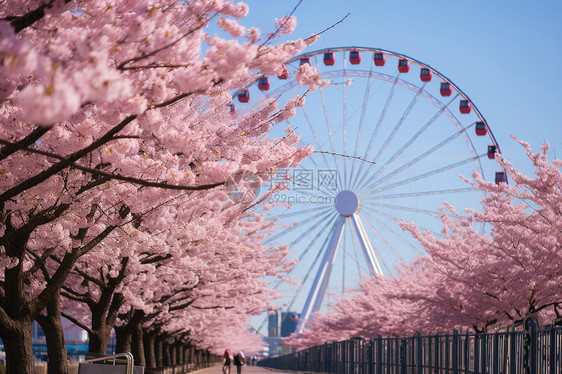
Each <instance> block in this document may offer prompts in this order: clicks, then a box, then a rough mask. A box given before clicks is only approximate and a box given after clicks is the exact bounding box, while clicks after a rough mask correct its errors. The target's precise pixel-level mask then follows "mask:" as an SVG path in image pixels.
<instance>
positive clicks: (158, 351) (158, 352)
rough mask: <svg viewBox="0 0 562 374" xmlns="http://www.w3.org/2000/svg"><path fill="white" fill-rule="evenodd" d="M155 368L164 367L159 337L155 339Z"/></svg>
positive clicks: (162, 349)
mask: <svg viewBox="0 0 562 374" xmlns="http://www.w3.org/2000/svg"><path fill="white" fill-rule="evenodd" d="M155 343H156V346H155V352H154V353H155V355H156V367H159V366H164V347H163V346H164V342H163V341H162V338H161V337H160V336H157V337H155Z"/></svg>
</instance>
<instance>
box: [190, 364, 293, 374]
mask: <svg viewBox="0 0 562 374" xmlns="http://www.w3.org/2000/svg"><path fill="white" fill-rule="evenodd" d="M295 373H296V372H294V371H282V370H275V369H269V368H264V367H261V366H246V365H244V366H242V374H295ZM190 374H222V365H220V366H212V367H210V368H206V369H201V370H197V371H192V372H191V373H190ZM230 374H236V366H234V365H232V367H231V369H230Z"/></svg>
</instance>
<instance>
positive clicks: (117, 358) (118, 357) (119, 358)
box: [78, 352, 135, 374]
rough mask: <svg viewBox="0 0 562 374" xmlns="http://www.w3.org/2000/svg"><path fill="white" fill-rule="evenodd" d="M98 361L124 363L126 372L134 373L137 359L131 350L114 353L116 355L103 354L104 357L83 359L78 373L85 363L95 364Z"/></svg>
mask: <svg viewBox="0 0 562 374" xmlns="http://www.w3.org/2000/svg"><path fill="white" fill-rule="evenodd" d="M123 359H124V360H123ZM97 362H103V363H108V362H112V363H113V365H118V364H123V363H124V364H125V365H126V368H125V370H126V371H125V373H126V374H133V368H134V362H135V361H134V359H133V355H132V354H131V353H129V352H125V353H118V354H114V355H109V356H102V357H97V358H91V359H88V360H85V361H83V362H81V363H80V364H79V367H78V373H80V370H81V369H82V368H83V365H88V364H95V363H97Z"/></svg>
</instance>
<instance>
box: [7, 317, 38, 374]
mask: <svg viewBox="0 0 562 374" xmlns="http://www.w3.org/2000/svg"><path fill="white" fill-rule="evenodd" d="M31 323H32V321H31V320H30V319H28V318H25V319H21V320H16V321H11V323H10V325H11V329H10V331H9V332H8V333H7V334H5V335H2V342H4V350H5V351H6V373H7V374H33V372H34V362H35V359H34V357H33V350H32V346H31Z"/></svg>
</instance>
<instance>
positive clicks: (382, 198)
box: [232, 47, 507, 329]
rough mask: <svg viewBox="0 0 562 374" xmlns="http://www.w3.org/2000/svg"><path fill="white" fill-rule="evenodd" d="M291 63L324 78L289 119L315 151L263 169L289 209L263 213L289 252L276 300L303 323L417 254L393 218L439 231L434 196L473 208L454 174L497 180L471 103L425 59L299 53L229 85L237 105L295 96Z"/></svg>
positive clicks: (487, 131)
mask: <svg viewBox="0 0 562 374" xmlns="http://www.w3.org/2000/svg"><path fill="white" fill-rule="evenodd" d="M302 64H311V65H313V66H314V67H316V68H317V69H318V70H319V71H320V72H321V77H322V78H323V79H326V80H328V81H330V86H329V87H324V88H320V89H318V90H317V91H315V92H313V93H309V94H307V96H306V104H305V105H304V107H303V108H302V109H301V110H299V111H298V112H297V114H296V116H295V117H293V118H291V119H290V121H288V124H290V125H291V126H292V127H293V128H295V129H296V132H297V133H298V134H300V135H301V143H302V145H305V144H311V145H312V146H313V147H314V148H315V151H316V152H315V153H314V154H313V155H312V156H311V157H309V158H308V159H306V160H304V161H303V162H302V164H301V165H300V166H299V167H298V168H295V169H292V170H283V171H277V172H276V175H275V176H274V177H273V178H272V179H273V182H275V179H276V178H277V177H278V178H284V179H286V180H287V181H288V188H287V190H285V191H282V192H280V193H275V194H273V195H272V196H271V197H270V199H271V200H272V201H274V202H277V203H280V204H289V205H290V207H288V206H287V207H278V208H274V209H273V210H272V211H271V214H272V215H273V216H276V217H278V218H279V220H280V222H281V223H282V224H283V225H280V229H279V230H278V231H277V232H276V233H275V234H274V235H272V236H271V237H270V238H269V239H268V240H267V242H268V243H269V244H271V245H274V244H275V245H277V244H284V243H286V244H289V245H290V247H291V250H292V252H293V255H294V257H295V258H298V260H299V262H298V264H297V265H296V266H295V268H294V270H293V271H292V272H291V274H289V277H290V278H292V279H294V280H295V281H296V285H295V284H293V285H286V284H281V285H280V286H279V289H278V290H279V292H280V293H281V294H282V295H284V297H283V299H282V301H281V308H282V309H284V310H293V311H298V312H299V313H300V317H301V319H302V320H308V319H309V318H310V316H311V314H312V313H314V312H316V311H322V310H324V309H325V308H326V305H327V304H329V303H330V302H331V301H334V297H335V296H341V295H343V294H345V293H346V290H347V289H348V288H353V287H354V286H355V285H356V284H357V282H359V281H360V280H361V279H362V278H364V277H366V276H369V275H371V274H382V275H390V274H392V273H394V272H395V269H396V266H397V265H398V264H399V263H400V262H409V261H411V260H412V259H413V258H414V257H415V256H418V255H421V254H423V253H424V252H423V249H422V248H421V247H420V245H419V243H417V242H416V241H415V240H413V238H412V237H411V235H409V233H407V232H404V231H402V230H401V228H400V227H399V223H398V222H399V221H401V220H405V221H412V222H414V223H416V224H417V225H418V226H420V228H421V229H422V230H429V231H431V232H433V233H434V234H435V235H440V234H439V232H440V229H441V221H440V219H439V218H438V215H439V214H441V213H442V211H441V210H440V207H442V206H443V205H444V203H445V202H446V203H450V204H452V205H453V206H454V207H455V208H456V209H457V211H459V212H462V211H463V210H464V208H473V209H478V207H479V202H480V199H481V198H482V195H481V193H480V192H479V191H477V190H475V189H473V188H472V187H471V186H470V185H468V184H466V183H465V182H464V181H463V180H462V179H461V178H460V177H459V175H464V176H466V177H470V176H471V174H472V173H473V172H475V171H476V172H478V173H480V175H482V176H483V177H484V178H485V179H488V180H495V181H496V183H501V182H506V183H507V179H506V173H505V171H504V170H501V169H499V166H498V164H497V163H496V162H495V160H494V154H495V153H499V152H500V147H499V144H498V142H497V141H496V139H495V137H494V135H493V133H492V131H491V128H490V126H489V124H488V123H487V122H486V120H485V119H484V117H483V115H482V114H481V113H480V112H479V110H478V109H477V107H476V105H475V104H474V102H473V101H472V100H471V99H470V98H469V97H468V96H467V95H466V94H465V93H464V92H463V91H461V89H460V88H459V87H458V86H457V85H455V84H454V83H453V82H452V81H451V80H450V79H448V78H447V77H446V76H444V75H443V74H441V73H440V72H438V71H437V70H436V69H435V68H433V67H431V66H429V65H427V64H424V63H423V62H420V61H418V60H416V59H414V58H411V57H408V56H406V55H403V54H400V53H396V52H391V51H388V50H383V49H378V48H365V47H337V48H330V49H322V50H317V51H314V52H309V53H305V54H302V55H299V56H296V57H295V58H293V59H291V60H289V61H287V63H286V66H287V73H286V74H284V75H282V76H279V77H271V78H268V77H263V78H260V79H259V80H258V82H257V84H256V85H253V86H251V87H248V88H246V89H243V90H241V91H239V92H238V93H237V96H238V100H239V102H240V103H237V104H236V105H237V106H238V107H239V108H241V110H243V108H244V106H245V105H259V102H260V100H263V98H276V99H277V100H279V101H284V100H287V99H289V98H291V97H294V95H295V94H303V93H304V91H305V89H304V88H302V87H299V86H298V85H297V83H296V81H295V79H294V71H295V70H297V68H298V67H299V65H302ZM232 108H233V109H232V110H235V109H234V106H233V107H232ZM280 136H281V134H280ZM498 169H499V170H498ZM301 328H302V325H300V326H299V329H301Z"/></svg>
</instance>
